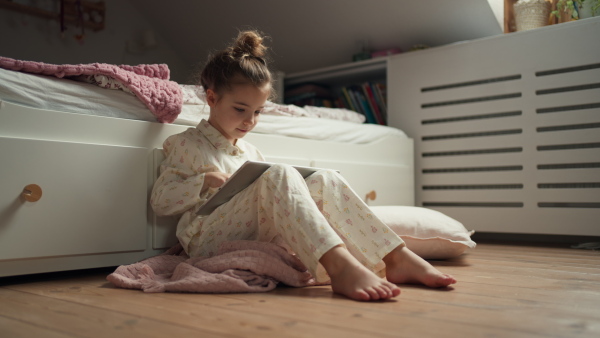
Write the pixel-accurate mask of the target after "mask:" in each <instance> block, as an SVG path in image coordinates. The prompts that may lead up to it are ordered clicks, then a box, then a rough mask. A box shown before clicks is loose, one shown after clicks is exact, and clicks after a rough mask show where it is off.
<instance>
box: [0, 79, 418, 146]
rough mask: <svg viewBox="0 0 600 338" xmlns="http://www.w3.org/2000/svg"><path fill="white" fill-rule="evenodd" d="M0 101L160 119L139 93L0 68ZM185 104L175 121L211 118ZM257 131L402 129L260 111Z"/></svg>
mask: <svg viewBox="0 0 600 338" xmlns="http://www.w3.org/2000/svg"><path fill="white" fill-rule="evenodd" d="M0 100H3V101H7V102H12V103H15V104H19V105H23V106H28V107H33V108H38V109H44V110H53V111H62V112H68V113H75V114H86V115H97V116H104V117H110V118H121V119H132V120H141V121H150V122H156V117H155V116H154V115H153V114H152V113H151V112H150V110H149V109H148V108H147V107H146V106H145V105H144V104H143V103H142V102H141V101H140V100H138V99H137V98H136V97H135V96H134V95H132V94H130V93H127V92H125V91H122V90H112V89H104V88H101V87H99V86H97V85H94V84H89V83H83V82H78V81H74V80H70V79H60V78H56V77H51V76H45V75H35V74H29V73H22V72H16V71H10V70H5V69H0ZM192 101H194V103H193V104H189V103H188V104H184V105H183V107H182V110H181V113H180V114H179V115H178V117H177V119H176V120H175V121H174V124H179V125H189V126H195V125H197V124H198V122H200V120H201V119H203V118H208V112H209V110H208V106H207V105H206V104H204V103H203V102H202V100H201V99H199V100H192ZM186 102H190V101H189V100H188V101H186ZM253 132H254V133H261V134H275V135H283V136H289V137H297V138H305V139H312V140H325V141H334V142H344V143H354V144H366V143H370V142H374V141H377V140H380V139H382V138H384V137H387V136H391V135H395V136H401V137H406V134H405V133H404V132H403V131H401V130H400V129H397V128H393V127H387V126H381V125H374V124H362V123H356V122H351V121H345V120H338V119H332V118H315V117H307V116H301V117H298V116H282V115H279V114H275V115H271V114H269V113H267V114H261V117H260V122H259V123H258V124H257V126H256V127H255V128H254V130H253Z"/></svg>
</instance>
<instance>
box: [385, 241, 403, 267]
mask: <svg viewBox="0 0 600 338" xmlns="http://www.w3.org/2000/svg"><path fill="white" fill-rule="evenodd" d="M405 249H406V245H399V246H397V247H396V248H394V250H392V251H390V253H388V254H387V255H386V256H385V257H383V262H384V263H385V265H386V266H393V265H397V264H400V262H402V260H403V256H404V255H403V253H404V252H403V251H405Z"/></svg>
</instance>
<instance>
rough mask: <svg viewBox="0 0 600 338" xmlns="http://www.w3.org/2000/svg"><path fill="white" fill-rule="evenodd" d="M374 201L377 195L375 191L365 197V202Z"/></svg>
mask: <svg viewBox="0 0 600 338" xmlns="http://www.w3.org/2000/svg"><path fill="white" fill-rule="evenodd" d="M375 199H377V193H376V192H375V190H371V192H369V193H368V194H367V196H365V202H368V201H369V200H371V201H374V200H375Z"/></svg>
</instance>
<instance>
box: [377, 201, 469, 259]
mask: <svg viewBox="0 0 600 338" xmlns="http://www.w3.org/2000/svg"><path fill="white" fill-rule="evenodd" d="M370 208H371V210H372V211H373V213H374V214H375V215H376V216H377V217H379V218H380V219H381V220H382V221H383V222H384V223H385V224H387V226H389V227H390V228H391V229H392V230H393V231H394V232H395V233H396V234H398V236H400V237H401V238H402V239H403V240H404V242H405V243H406V247H408V248H409V249H410V250H412V251H413V252H414V253H416V254H417V255H419V256H421V257H422V258H425V259H447V258H452V257H456V256H460V255H461V254H462V253H463V252H464V251H465V250H466V249H468V248H471V249H472V248H474V247H475V245H476V244H475V242H473V241H472V240H471V235H472V234H473V233H474V231H468V230H467V229H466V228H465V227H464V226H463V225H462V223H460V222H458V221H457V220H455V219H453V218H451V217H448V216H446V215H444V214H443V213H441V212H439V211H435V210H431V209H427V208H421V207H412V206H396V205H390V206H372V207H370Z"/></svg>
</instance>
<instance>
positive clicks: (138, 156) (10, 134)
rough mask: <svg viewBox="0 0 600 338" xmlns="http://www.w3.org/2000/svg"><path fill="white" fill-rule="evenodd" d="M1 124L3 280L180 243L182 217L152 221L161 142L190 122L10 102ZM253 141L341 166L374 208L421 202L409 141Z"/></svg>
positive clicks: (0, 113)
mask: <svg viewBox="0 0 600 338" xmlns="http://www.w3.org/2000/svg"><path fill="white" fill-rule="evenodd" d="M0 121H2V123H0V153H1V154H2V162H3V164H2V175H1V178H0V182H1V185H0V186H1V187H2V189H1V190H0V276H9V275H20V274H30V273H39V272H49V271H59V270H72V269H83V268H95V267H103V266H116V265H120V264H129V263H133V262H135V261H138V260H141V259H144V258H147V257H150V256H153V255H156V254H159V253H161V252H163V251H164V249H165V248H168V247H170V246H172V245H173V244H175V243H176V238H175V236H174V230H175V223H176V220H175V219H173V218H169V217H165V218H162V217H161V218H159V217H155V215H154V214H153V212H152V210H151V208H150V207H149V205H148V196H149V193H150V190H151V188H152V185H153V182H154V180H155V179H156V176H157V174H158V166H159V164H160V162H161V161H162V159H163V155H162V150H161V149H160V148H161V146H162V142H163V141H164V140H165V139H166V137H167V136H169V135H172V134H175V133H178V132H181V131H183V130H185V129H186V128H189V126H182V125H172V124H171V125H169V124H160V123H153V122H145V121H136V120H126V119H117V118H107V117H99V116H91V115H80V114H72V113H64V112H57V111H48V110H40V109H35V108H29V107H24V106H20V105H17V104H13V103H10V102H5V101H0ZM247 140H248V141H249V142H251V143H253V144H254V145H256V146H257V147H258V148H259V149H261V151H262V152H263V153H264V154H265V156H266V158H267V160H268V161H274V162H283V163H288V164H300V165H310V166H318V167H329V168H333V169H338V170H340V172H341V173H342V175H343V176H344V177H345V178H346V179H347V180H348V181H349V183H350V185H351V186H352V187H353V188H354V189H355V191H356V192H357V193H358V194H359V195H360V196H364V198H365V199H366V200H368V203H369V204H371V205H390V204H391V205H413V204H414V182H413V175H414V172H413V142H412V140H411V139H407V138H403V137H400V136H393V137H387V138H385V139H381V140H379V141H378V142H375V143H372V144H367V145H353V144H344V143H336V142H324V141H312V140H305V139H297V138H291V137H285V136H277V135H265V134H250V135H248V136H247ZM290 154H294V155H293V156H291V155H290ZM38 187H39V190H40V191H38ZM40 194H41V196H38V195H40Z"/></svg>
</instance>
